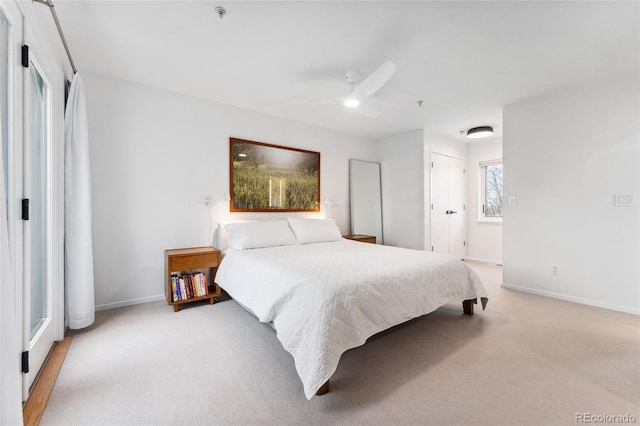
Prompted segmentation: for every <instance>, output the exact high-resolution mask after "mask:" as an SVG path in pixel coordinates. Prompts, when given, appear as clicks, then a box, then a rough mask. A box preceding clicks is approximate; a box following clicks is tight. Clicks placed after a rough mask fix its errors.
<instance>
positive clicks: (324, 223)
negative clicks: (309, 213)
mask: <svg viewBox="0 0 640 426" xmlns="http://www.w3.org/2000/svg"><path fill="white" fill-rule="evenodd" d="M287 220H288V221H289V226H290V227H291V229H292V230H293V233H294V234H295V235H296V239H297V240H298V242H299V243H300V244H309V243H323V242H330V241H340V240H342V234H341V233H340V229H338V225H336V223H335V222H334V221H333V220H332V219H298V218H295V217H288V218H287Z"/></svg>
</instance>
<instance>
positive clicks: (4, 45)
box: [0, 10, 11, 232]
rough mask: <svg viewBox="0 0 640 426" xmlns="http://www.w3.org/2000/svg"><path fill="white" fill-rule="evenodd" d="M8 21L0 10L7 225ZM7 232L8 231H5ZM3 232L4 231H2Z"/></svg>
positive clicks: (0, 136) (0, 131)
mask: <svg viewBox="0 0 640 426" xmlns="http://www.w3.org/2000/svg"><path fill="white" fill-rule="evenodd" d="M9 29H10V26H9V20H8V19H7V18H6V17H5V16H4V14H3V13H2V10H0V140H2V163H3V164H2V166H3V167H2V170H3V173H4V176H3V178H4V195H5V201H6V203H7V204H6V206H7V224H9V223H11V221H10V216H9V211H10V210H11V209H10V208H8V206H9V197H10V188H11V186H10V184H9V176H10V174H9V167H11V162H10V161H9V153H10V150H9ZM7 231H8V230H7ZM3 232H4V230H3Z"/></svg>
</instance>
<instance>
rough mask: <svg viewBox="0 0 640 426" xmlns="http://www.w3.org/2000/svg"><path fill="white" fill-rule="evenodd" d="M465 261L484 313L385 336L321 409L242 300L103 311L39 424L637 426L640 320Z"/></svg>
mask: <svg viewBox="0 0 640 426" xmlns="http://www.w3.org/2000/svg"><path fill="white" fill-rule="evenodd" d="M468 263H469V264H470V265H471V266H472V267H473V268H474V270H476V272H478V274H479V275H480V277H481V278H482V280H483V282H484V284H485V287H486V288H487V291H488V293H489V304H488V306H487V310H486V311H484V312H483V311H481V310H479V309H477V308H476V314H475V315H474V316H471V317H470V316H466V315H463V314H462V306H461V304H451V305H446V306H444V307H442V308H440V309H438V310H437V311H435V312H433V313H431V314H429V315H425V316H423V317H421V318H418V319H416V320H413V321H410V322H408V323H405V324H403V325H400V326H398V327H395V328H393V329H391V330H389V331H386V332H383V333H381V334H378V335H376V336H374V337H373V338H371V339H369V341H368V342H367V343H366V344H365V345H364V346H361V347H359V348H355V349H352V350H350V351H348V352H346V353H345V354H344V355H343V356H342V359H341V360H340V364H339V365H338V370H337V371H336V373H335V374H334V375H333V377H332V378H331V391H330V392H329V393H328V394H326V395H324V396H316V397H314V398H313V399H312V400H311V401H307V400H306V398H305V397H304V394H303V391H302V383H301V382H300V379H299V378H298V376H297V375H296V372H295V368H294V364H293V358H292V357H291V356H290V355H289V354H288V353H287V352H286V351H285V350H284V349H283V348H282V346H281V344H280V342H279V341H278V339H277V337H276V334H275V332H274V330H273V329H272V328H271V327H269V326H268V325H265V324H261V323H259V322H258V321H257V320H256V318H255V317H253V316H252V315H251V314H249V313H248V312H247V311H245V310H244V309H243V308H242V307H240V306H239V305H238V304H237V303H236V302H234V301H233V300H227V301H223V302H219V303H217V304H215V305H213V306H212V305H208V304H206V302H205V303H199V302H196V303H193V304H189V305H185V306H184V307H183V309H182V310H181V311H180V312H178V313H174V312H173V308H172V307H171V306H167V304H166V303H161V302H156V303H148V304H144V305H136V306H130V307H125V308H120V309H114V310H110V311H103V312H98V313H97V315H96V323H95V325H93V326H92V327H90V328H89V329H86V330H84V331H82V332H79V333H76V334H75V335H74V339H73V342H72V344H71V347H70V350H69V353H68V354H67V357H66V360H65V363H64V365H63V367H62V370H61V372H60V375H59V377H58V380H57V382H56V384H55V387H54V389H53V392H52V395H51V398H50V400H49V403H48V405H47V408H46V410H45V412H44V415H43V417H42V420H41V425H163V424H171V425H216V424H221V425H235V424H237V425H286V424H291V425H303V424H356V425H358V424H366V425H391V424H396V425H419V424H433V425H574V424H576V423H578V424H579V423H580V421H576V420H577V416H580V415H582V416H583V417H582V418H583V419H585V418H586V417H585V416H586V415H588V414H590V415H592V416H616V415H620V416H624V415H630V416H635V418H636V424H640V408H639V407H640V319H639V318H638V317H637V316H634V315H630V314H623V313H619V312H613V311H608V310H604V309H599V308H593V307H589V306H584V305H578V304H573V303H570V302H565V301H560V300H554V299H549V298H545V297H541V296H536V295H532V294H527V293H521V292H517V291H514V290H509V289H505V288H502V287H500V282H501V279H502V271H501V268H500V267H498V266H493V265H485V264H482V263H477V262H468Z"/></svg>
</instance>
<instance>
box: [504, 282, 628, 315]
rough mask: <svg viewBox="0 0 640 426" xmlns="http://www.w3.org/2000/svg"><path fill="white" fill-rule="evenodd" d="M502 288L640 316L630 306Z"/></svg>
mask: <svg viewBox="0 0 640 426" xmlns="http://www.w3.org/2000/svg"><path fill="white" fill-rule="evenodd" d="M502 287H504V288H509V289H511V290H518V291H523V292H525V293H531V294H537V295H539V296H546V297H551V298H553V299H560V300H566V301H567V302H574V303H580V304H581V305H589V306H595V307H596V308H604V309H609V310H611V311H618V312H624V313H626V314H633V315H640V309H637V308H632V307H629V306H621V305H614V304H612V303H605V302H599V301H597V300H591V299H585V298H582V297H575V296H567V295H566V294H561V293H554V292H552V291H544V290H537V289H533V288H528V287H521V286H519V285H512V284H504V283H503V284H502Z"/></svg>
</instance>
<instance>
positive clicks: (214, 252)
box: [164, 247, 222, 312]
mask: <svg viewBox="0 0 640 426" xmlns="http://www.w3.org/2000/svg"><path fill="white" fill-rule="evenodd" d="M220 259H221V255H220V250H218V249H216V248H214V247H192V248H183V249H172V250H165V251H164V269H165V294H166V296H167V303H168V304H169V305H173V311H174V312H178V311H179V310H180V305H182V304H183V303H189V302H194V301H196V300H206V299H209V303H210V304H212V305H213V304H214V303H215V301H216V300H215V299H216V297H219V296H220V295H221V294H222V291H221V290H220V286H218V284H216V283H215V281H214V280H215V277H216V269H217V268H218V266H219V265H220ZM193 269H210V271H211V274H210V279H209V281H208V282H207V286H206V288H204V291H202V288H201V289H200V291H191V292H187V294H189V296H188V297H187V298H184V299H180V300H174V297H173V296H174V291H173V288H172V282H171V281H172V279H171V274H172V272H182V271H191V270H193ZM188 275H191V274H188ZM203 287H204V286H203ZM198 293H200V295H198ZM202 293H205V294H202Z"/></svg>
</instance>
